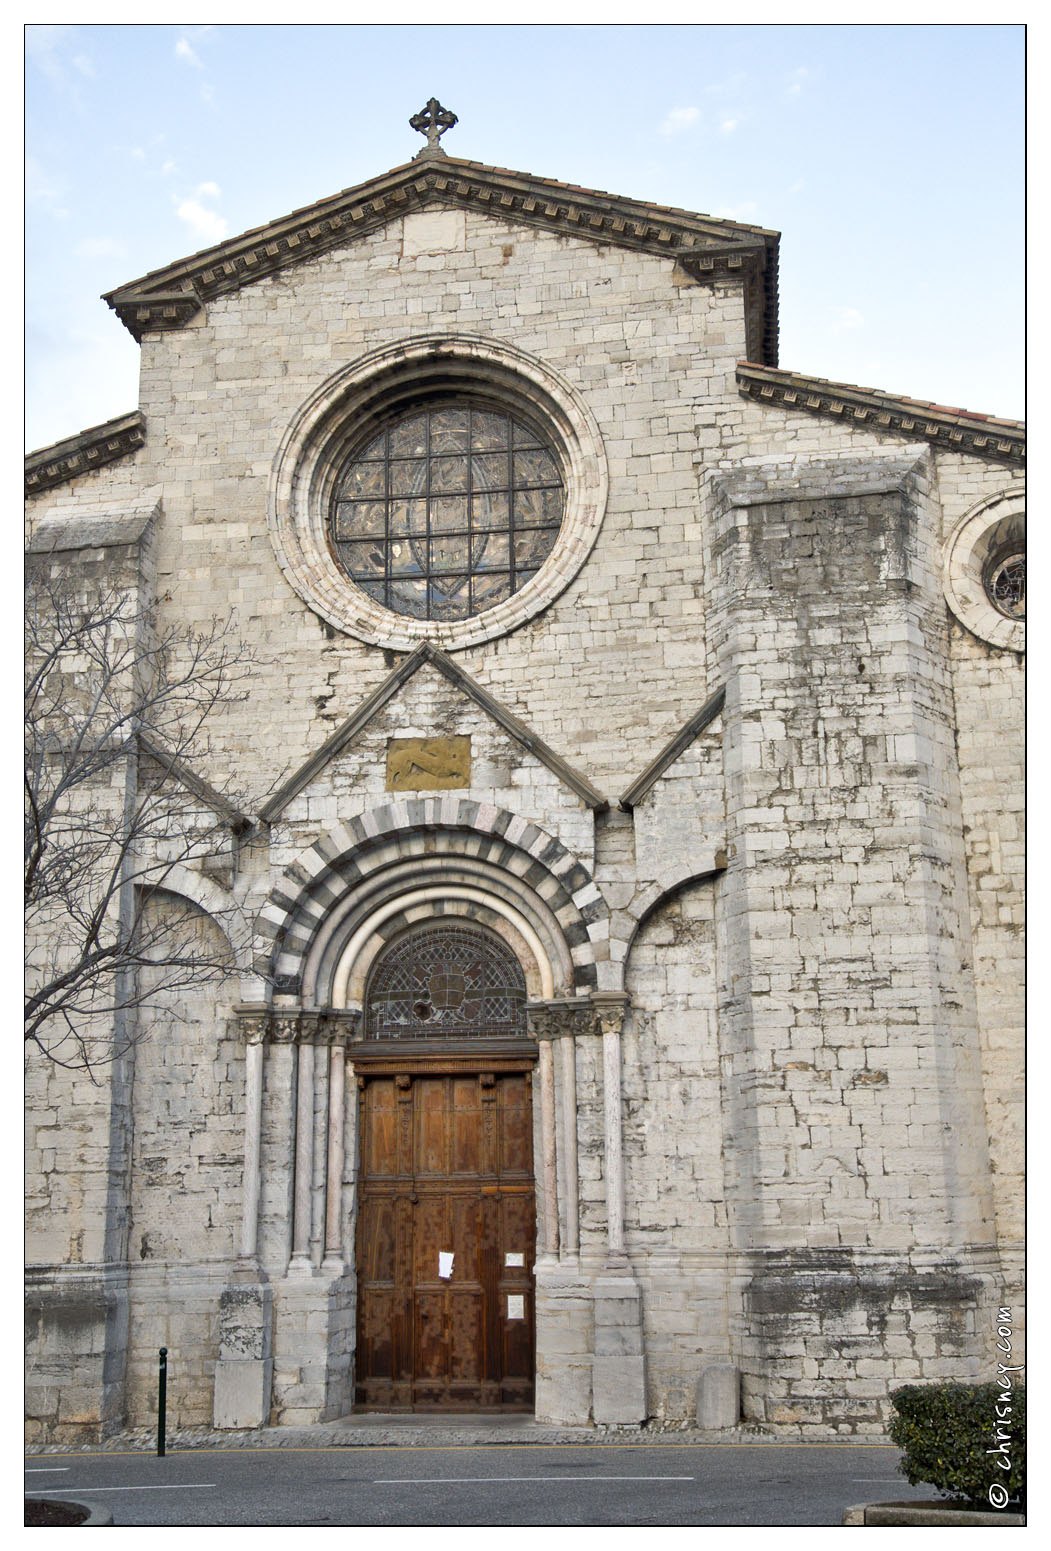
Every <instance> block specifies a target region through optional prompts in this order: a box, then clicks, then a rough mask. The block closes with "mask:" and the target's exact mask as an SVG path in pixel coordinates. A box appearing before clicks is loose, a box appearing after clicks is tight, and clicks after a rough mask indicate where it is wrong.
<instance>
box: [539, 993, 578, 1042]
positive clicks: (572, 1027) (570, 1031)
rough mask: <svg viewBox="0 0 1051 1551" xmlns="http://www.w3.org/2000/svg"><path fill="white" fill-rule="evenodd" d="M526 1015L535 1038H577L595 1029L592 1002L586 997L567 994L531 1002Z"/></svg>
mask: <svg viewBox="0 0 1051 1551" xmlns="http://www.w3.org/2000/svg"><path fill="white" fill-rule="evenodd" d="M526 1016H527V1018H528V1020H529V1032H530V1034H531V1035H532V1036H533V1038H534V1039H542V1040H550V1039H577V1038H579V1036H580V1035H582V1034H590V1033H592V1032H593V1029H594V1017H593V1014H592V1010H591V1003H590V1002H589V1001H588V1000H587V998H586V997H576V996H567V997H562V998H560V999H558V1000H555V1001H550V1002H530V1003H529V1005H528V1006H527V1008H526Z"/></svg>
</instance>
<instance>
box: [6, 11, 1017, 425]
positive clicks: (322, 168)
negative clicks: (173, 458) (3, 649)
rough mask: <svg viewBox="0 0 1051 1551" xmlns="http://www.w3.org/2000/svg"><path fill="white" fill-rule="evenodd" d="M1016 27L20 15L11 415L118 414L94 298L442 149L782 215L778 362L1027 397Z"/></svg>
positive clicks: (113, 360)
mask: <svg viewBox="0 0 1051 1551" xmlns="http://www.w3.org/2000/svg"><path fill="white" fill-rule="evenodd" d="M1023 50H1024V33H1023V30H1022V28H1021V27H1020V26H948V25H943V26H903V25H892V26H847V27H837V26H784V27H778V26H769V25H755V26H740V27H735V26H703V25H702V26H679V25H653V26H637V25H628V26H592V25H579V26H550V25H541V26H531V27H530V26H518V25H511V26H480V25H441V26H430V27H428V26H422V25H418V24H411V25H403V26H390V27H368V26H355V25H345V26H302V25H301V26H270V25H265V26H254V27H253V26H241V25H236V26H216V27H176V26H170V25H166V24H164V25H156V26H124V25H120V26H117V25H114V26H70V27H30V28H29V29H28V32H27V65H26V92H27V131H26V137H27V146H26V149H27V196H28V204H27V324H28V336H27V425H26V444H27V446H28V447H31V448H32V447H39V446H43V445H46V444H47V443H50V442H52V441H56V440H58V439H60V438H61V437H64V436H69V435H73V434H74V433H76V432H77V431H79V430H82V429H84V428H85V427H87V426H90V425H96V424H98V423H100V422H101V421H104V420H106V419H109V418H111V417H112V416H114V415H118V414H122V413H124V412H126V411H127V410H130V409H133V408H134V407H135V404H136V400H137V369H138V350H137V347H136V346H135V344H134V342H133V341H132V339H131V337H130V335H128V334H127V333H126V331H125V330H124V329H123V328H122V326H121V325H120V323H119V322H118V320H117V318H116V316H115V315H114V314H113V313H111V312H110V311H109V309H108V308H107V307H106V305H105V303H104V302H102V301H100V300H99V295H100V293H101V292H102V291H105V290H110V289H112V288H113V287H115V286H117V285H119V284H121V283H123V282H125V281H127V280H131V279H134V278H135V277H137V276H139V275H141V274H144V273H146V272H147V271H148V270H150V269H154V268H157V267H158V266H160V265H163V264H165V263H168V262H170V261H172V260H174V259H177V258H180V257H183V256H185V255H186V254H188V253H192V252H195V251H196V250H198V249H200V248H204V247H208V246H210V245H211V244H212V243H214V242H217V241H220V240H221V239H222V238H223V237H227V236H234V235H236V234H237V233H238V232H240V231H243V230H245V229H247V228H248V227H251V226H257V225H260V224H261V223H263V222H265V221H267V220H270V219H272V218H275V217H278V216H282V215H285V214H287V213H288V212H289V211H291V210H293V209H296V208H299V207H301V206H303V205H307V204H310V203H311V202H313V201H314V200H316V199H320V198H323V197H324V196H326V195H328V194H332V193H335V192H337V191H338V190H339V189H342V188H346V187H349V186H352V185H353V184H355V183H359V182H362V181H364V180H365V179H367V178H369V177H372V176H374V175H376V174H378V173H381V172H384V171H385V170H386V169H388V168H389V167H393V166H396V165H399V164H400V163H402V162H405V161H407V160H408V159H409V158H410V157H411V156H412V155H413V154H414V153H415V151H416V150H417V149H418V148H419V146H420V144H421V143H422V142H421V141H420V140H419V139H418V137H417V136H416V135H415V134H414V133H413V132H412V131H411V130H410V129H409V127H408V123H407V120H408V119H409V117H410V115H411V114H413V113H414V112H416V111H417V110H418V109H419V108H420V107H422V105H423V104H424V102H425V101H426V100H427V98H428V97H430V96H432V95H435V96H437V97H439V98H440V99H441V101H442V102H443V103H445V104H446V106H448V107H450V108H452V110H453V111H454V112H455V113H457V114H458V115H459V118H460V123H459V125H458V126H457V128H456V129H455V130H453V131H452V132H451V133H450V134H449V135H448V136H447V137H446V139H445V142H444V144H445V146H446V149H447V150H448V151H449V152H450V154H452V155H456V156H463V157H468V158H471V159H473V160H476V161H482V162H489V163H492V164H494V165H496V166H503V167H512V168H515V169H519V170H523V171H528V172H533V173H537V174H539V175H542V176H545V177H552V178H558V179H561V180H563V181H565V182H568V183H579V184H584V185H586V186H588V187H592V188H601V189H607V190H609V191H611V192H613V193H619V194H625V195H630V196H632V197H634V198H638V199H647V200H652V201H655V202H657V203H664V204H669V205H676V206H680V207H683V208H686V209H689V210H695V211H703V212H706V213H708V214H711V215H715V216H723V217H730V218H732V219H736V220H740V221H746V222H751V223H754V224H756V225H760V226H767V227H773V228H775V229H777V230H780V231H781V232H782V234H783V235H782V245H781V364H782V365H783V366H786V367H789V368H791V369H793V370H798V371H803V372H809V373H812V374H813V375H815V376H821V377H829V378H832V379H834V380H840V381H847V382H856V383H861V384H863V385H865V386H869V387H880V388H885V389H887V390H889V391H891V392H896V393H903V394H908V395H911V396H913V397H916V398H929V399H934V400H936V401H937V402H940V403H943V404H953V405H959V406H962V407H964V408H967V409H971V410H978V411H982V412H984V413H988V414H995V415H1002V416H1006V417H1021V416H1022V415H1023V413H1024V404H1023V398H1022V391H1023V312H1022V308H1023V290H1022V285H1023V200H1024V183H1023V171H1024V169H1023V146H1024V141H1023V134H1024V130H1023V86H1024V76H1023V71H1024V57H1023Z"/></svg>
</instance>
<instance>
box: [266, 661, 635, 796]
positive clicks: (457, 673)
mask: <svg viewBox="0 0 1051 1551" xmlns="http://www.w3.org/2000/svg"><path fill="white" fill-rule="evenodd" d="M425 663H430V665H431V667H432V668H435V669H437V671H438V672H439V673H440V674H442V675H443V677H444V678H446V679H447V680H448V681H449V683H450V684H453V685H454V686H455V687H456V688H457V689H459V690H461V691H462V693H463V694H465V695H467V696H468V697H469V698H470V699H471V700H473V701H474V702H475V704H476V705H478V706H480V707H481V708H482V710H483V711H485V712H487V714H488V715H489V716H491V717H492V719H493V721H495V722H496V723H498V725H499V726H500V727H502V728H503V729H504V731H505V732H507V733H509V734H510V735H511V737H512V738H513V739H514V740H515V742H516V743H518V744H520V745H521V746H522V748H524V749H525V750H526V752H527V753H528V754H532V755H533V757H534V758H535V759H538V760H540V761H541V763H542V764H544V765H546V766H547V767H548V769H549V770H551V771H552V772H553V773H554V774H555V775H556V776H557V777H558V778H559V780H560V781H562V782H564V784H565V785H566V786H568V787H569V788H570V790H571V791H572V792H574V793H575V794H576V795H577V796H578V797H579V798H580V799H581V801H582V802H584V803H586V804H587V806H588V807H589V808H592V809H595V810H597V811H599V812H602V811H604V810H605V809H606V808H608V807H609V803H608V802H607V801H606V799H605V798H604V797H603V796H602V795H601V793H600V792H597V791H596V790H595V788H594V787H593V786H592V785H591V783H590V781H587V780H585V778H584V777H583V776H582V775H579V774H578V773H577V772H576V771H575V770H573V769H572V768H571V767H570V766H569V765H567V764H566V762H565V760H564V759H562V758H561V756H560V755H558V754H556V753H555V751H554V749H551V748H549V747H548V745H547V744H546V743H545V742H544V741H543V739H542V738H538V737H537V736H536V734H535V733H532V732H530V731H529V729H528V728H527V727H526V726H525V724H524V723H523V722H520V721H519V720H518V718H517V717H516V716H512V714H511V712H510V711H508V710H506V709H505V707H504V706H502V705H501V704H500V702H499V701H498V700H494V698H493V696H492V695H490V694H489V692H488V690H485V689H483V688H482V686H481V685H480V684H478V683H476V682H475V680H474V679H472V678H471V677H470V675H469V674H466V673H464V671H463V669H462V668H458V667H457V666H456V664H455V663H454V662H453V661H452V659H451V658H450V657H447V656H446V654H445V653H444V652H440V651H439V650H438V649H437V647H434V646H431V644H430V643H429V642H428V641H424V642H423V643H422V645H420V646H418V647H417V648H416V650H415V651H413V652H410V654H409V655H408V656H407V657H405V658H404V659H403V660H402V661H401V662H400V663H399V664H398V666H397V667H396V668H395V669H394V672H393V673H391V674H388V676H387V678H385V679H384V681H383V683H382V684H381V685H380V686H379V688H378V689H376V690H374V691H373V693H372V694H371V695H369V697H368V699H367V700H363V701H362V703H361V705H360V706H359V707H358V709H357V710H356V711H354V712H353V713H352V714H351V715H350V716H348V717H347V720H346V721H345V722H344V723H343V725H342V726H341V727H338V728H337V729H336V731H335V732H334V733H333V734H332V736H331V737H330V738H327V739H326V740H325V742H324V743H323V744H322V745H321V747H320V748H319V749H317V750H315V752H314V753H313V754H311V755H310V757H309V758H308V759H306V760H304V762H303V764H302V765H300V767H299V769H298V770H296V771H295V772H294V773H293V774H292V775H291V776H289V778H288V780H287V781H286V782H285V783H284V785H283V786H281V787H280V788H279V789H278V791H276V792H275V793H274V795H273V797H271V798H270V800H269V802H267V803H266V804H265V805H264V806H263V807H262V808H261V809H260V811H259V818H260V820H261V821H262V822H263V823H265V824H272V823H273V822H274V820H275V819H276V818H278V817H279V816H280V815H281V813H283V811H284V809H285V808H286V807H287V806H288V804H289V803H290V802H291V801H292V800H293V798H295V797H298V795H299V793H300V792H301V791H303V789H304V788H305V787H307V786H309V785H310V783H311V781H313V779H314V778H315V776H317V775H318V774H319V773H320V771H322V770H323V769H324V768H325V766H326V765H327V764H328V763H329V761H330V760H333V759H335V758H336V756H337V755H338V754H340V753H342V751H343V750H344V749H345V748H347V747H348V746H349V745H350V744H351V743H352V742H353V741H354V739H355V738H356V737H357V736H358V734H359V733H361V732H362V730H363V729H364V728H365V727H367V726H368V724H369V722H371V721H372V719H373V717H375V716H376V715H378V714H379V712H380V711H382V710H383V707H384V706H385V705H386V704H387V703H388V701H390V700H392V699H393V698H394V696H395V695H396V694H397V693H398V691H399V690H400V689H401V687H402V685H404V684H406V683H407V682H408V681H409V679H411V678H412V676H413V674H414V673H416V672H417V671H418V670H419V669H420V668H422V667H423V665H424V664H425Z"/></svg>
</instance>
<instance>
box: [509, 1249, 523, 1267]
mask: <svg viewBox="0 0 1051 1551" xmlns="http://www.w3.org/2000/svg"><path fill="white" fill-rule="evenodd" d="M504 1265H505V1266H524V1265H525V1256H524V1255H518V1254H516V1253H515V1251H514V1250H513V1249H510V1250H508V1252H507V1254H506V1255H505V1256H504Z"/></svg>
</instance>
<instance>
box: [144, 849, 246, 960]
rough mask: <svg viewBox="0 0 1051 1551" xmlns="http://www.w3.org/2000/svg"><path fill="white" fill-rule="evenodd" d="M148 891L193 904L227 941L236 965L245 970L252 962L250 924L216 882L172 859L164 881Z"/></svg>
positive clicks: (165, 872) (166, 869)
mask: <svg viewBox="0 0 1051 1551" xmlns="http://www.w3.org/2000/svg"><path fill="white" fill-rule="evenodd" d="M151 892H153V893H158V894H170V895H172V896H174V898H176V899H184V900H186V901H187V902H188V903H189V904H191V905H195V906H196V908H197V909H198V910H200V911H201V913H202V915H206V916H207V917H208V919H209V920H210V921H211V922H212V924H213V925H214V927H215V929H216V931H218V932H221V933H222V935H223V937H224V938H225V939H226V941H227V942H228V943H229V945H230V955H231V958H232V959H233V962H234V965H235V967H236V968H237V969H238V970H244V969H246V968H247V967H248V966H249V965H250V964H251V959H252V931H251V926H250V924H249V922H248V921H247V920H246V918H245V916H244V914H243V912H242V911H241V910H240V909H239V908H238V907H237V906H236V905H234V904H233V903H232V901H231V898H230V895H229V894H228V893H227V892H226V890H225V889H221V888H220V887H219V885H218V884H217V883H213V882H212V880H211V879H210V878H206V877H204V875H203V874H202V873H199V872H194V871H193V869H192V868H190V867H186V866H185V865H184V864H183V863H181V862H173V863H172V864H171V865H170V866H166V867H165V871H164V882H163V884H162V885H159V886H157V887H155V888H151Z"/></svg>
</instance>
